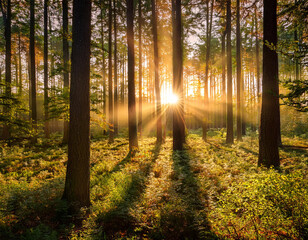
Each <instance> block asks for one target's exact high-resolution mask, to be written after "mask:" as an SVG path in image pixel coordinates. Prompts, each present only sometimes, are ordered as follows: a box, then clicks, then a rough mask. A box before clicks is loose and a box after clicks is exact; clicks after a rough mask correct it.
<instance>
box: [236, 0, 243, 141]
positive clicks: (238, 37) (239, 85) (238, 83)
mask: <svg viewBox="0 0 308 240" xmlns="http://www.w3.org/2000/svg"><path fill="white" fill-rule="evenodd" d="M240 3H241V2H240V0H236V89H237V114H236V117H237V121H236V138H237V141H242V96H241V95H242V59H241V58H242V57H241V48H242V46H241V15H240V9H241V5H240Z"/></svg>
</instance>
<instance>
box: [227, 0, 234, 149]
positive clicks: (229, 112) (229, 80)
mask: <svg viewBox="0 0 308 240" xmlns="http://www.w3.org/2000/svg"><path fill="white" fill-rule="evenodd" d="M226 30H227V139H226V142H227V143H229V144H233V142H234V138H233V106H232V53H231V50H232V49H231V0H227V26H226Z"/></svg>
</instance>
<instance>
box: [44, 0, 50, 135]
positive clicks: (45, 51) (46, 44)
mask: <svg viewBox="0 0 308 240" xmlns="http://www.w3.org/2000/svg"><path fill="white" fill-rule="evenodd" d="M48 118H49V113H48V0H44V120H45V128H44V131H45V136H46V137H47V138H49V122H48Z"/></svg>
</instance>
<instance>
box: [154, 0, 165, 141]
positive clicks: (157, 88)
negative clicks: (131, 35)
mask: <svg viewBox="0 0 308 240" xmlns="http://www.w3.org/2000/svg"><path fill="white" fill-rule="evenodd" d="M151 2H152V18H153V19H152V31H153V44H154V73H155V95H156V118H157V120H156V131H157V133H156V134H157V135H156V137H157V143H158V144H160V143H162V141H163V130H162V111H161V96H160V81H159V55H158V39H157V12H156V0H151Z"/></svg>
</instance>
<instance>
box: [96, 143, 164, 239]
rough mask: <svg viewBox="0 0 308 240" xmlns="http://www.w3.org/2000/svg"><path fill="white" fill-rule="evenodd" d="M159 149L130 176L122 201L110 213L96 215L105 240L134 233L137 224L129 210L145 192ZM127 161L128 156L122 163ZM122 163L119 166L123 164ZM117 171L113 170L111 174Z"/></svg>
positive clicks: (159, 147) (156, 147) (155, 148)
mask: <svg viewBox="0 0 308 240" xmlns="http://www.w3.org/2000/svg"><path fill="white" fill-rule="evenodd" d="M160 149H161V144H157V145H156V146H155V147H154V149H153V150H152V152H153V156H152V157H151V159H150V161H149V162H147V163H146V164H145V165H143V163H142V162H140V163H139V168H138V170H137V171H135V172H134V173H132V174H131V175H130V176H131V178H132V179H131V182H130V184H129V186H128V188H127V189H126V191H125V195H124V196H122V199H121V200H120V201H119V202H117V203H116V205H115V206H114V207H113V208H112V209H111V210H110V211H108V212H104V213H102V214H100V215H98V217H97V219H96V223H97V225H98V227H101V229H102V234H103V236H104V237H105V238H106V239H114V238H117V237H121V236H122V235H125V236H129V235H130V234H133V233H134V229H135V227H136V226H137V224H138V222H137V220H136V219H135V217H134V216H132V214H131V213H130V209H131V208H132V207H133V206H134V205H135V204H136V203H137V202H138V200H139V199H140V197H141V196H142V194H143V193H144V192H145V189H146V187H147V181H148V179H149V175H150V173H151V170H152V168H153V166H154V164H155V162H156V160H157V158H158V156H159V153H160ZM129 160H132V159H131V155H130V154H128V155H127V156H126V158H125V159H123V161H124V162H127V161H129ZM123 161H122V162H121V163H120V165H121V164H123ZM118 169H119V168H117V167H116V168H114V169H113V172H114V171H116V170H118Z"/></svg>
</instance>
